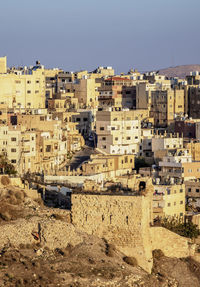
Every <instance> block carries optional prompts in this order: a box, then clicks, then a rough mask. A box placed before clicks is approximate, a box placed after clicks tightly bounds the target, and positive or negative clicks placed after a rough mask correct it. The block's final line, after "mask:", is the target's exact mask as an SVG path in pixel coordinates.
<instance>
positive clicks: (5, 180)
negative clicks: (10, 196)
mask: <svg viewBox="0 0 200 287" xmlns="http://www.w3.org/2000/svg"><path fill="white" fill-rule="evenodd" d="M1 184H2V185H4V186H6V185H9V184H10V179H9V177H8V176H6V175H3V176H2V177H1Z"/></svg>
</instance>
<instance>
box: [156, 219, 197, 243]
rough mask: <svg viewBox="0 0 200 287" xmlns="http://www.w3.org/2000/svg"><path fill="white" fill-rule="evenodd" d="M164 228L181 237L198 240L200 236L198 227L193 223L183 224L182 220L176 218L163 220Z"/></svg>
mask: <svg viewBox="0 0 200 287" xmlns="http://www.w3.org/2000/svg"><path fill="white" fill-rule="evenodd" d="M160 224H161V226H162V227H165V228H167V229H169V230H171V231H173V232H175V233H177V234H179V235H180V236H184V237H187V238H191V239H192V238H197V237H198V236H199V235H200V230H199V229H198V226H197V225H196V224H194V223H193V222H192V221H188V222H183V221H182V220H180V219H176V218H167V217H166V218H163V219H161V221H160Z"/></svg>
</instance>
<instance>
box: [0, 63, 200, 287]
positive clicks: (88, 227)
mask: <svg viewBox="0 0 200 287" xmlns="http://www.w3.org/2000/svg"><path fill="white" fill-rule="evenodd" d="M0 199H1V201H0V224H1V228H2V230H3V232H2V234H1V235H0V243H1V248H2V249H1V252H0V254H1V258H2V260H3V261H2V262H3V263H5V264H3V263H2V264H1V260H0V265H1V266H0V267H2V268H0V285H1V284H4V285H2V286H39V285H34V284H39V282H40V278H39V276H41V274H40V271H39V270H40V268H36V269H37V270H36V271H37V272H36V271H34V272H36V274H35V273H34V274H35V279H34V278H32V280H33V281H31V282H33V285H31V284H32V283H31V282H30V281H28V279H25V280H24V279H23V280H24V281H23V280H21V281H20V278H17V279H16V280H15V279H13V275H12V274H15V276H17V272H16V270H17V268H18V267H16V266H17V265H16V266H15V268H16V269H15V271H12V272H11V273H10V272H7V271H5V270H4V269H6V268H7V267H5V266H7V265H8V264H9V263H8V262H7V263H6V258H4V257H5V254H8V255H9V254H10V255H9V256H10V257H11V258H12V257H13V256H14V255H13V254H15V257H17V258H18V259H16V260H17V261H18V260H19V258H22V257H23V260H25V259H26V260H27V261H26V264H25V265H27V266H26V267H27V270H28V271H27V272H30V274H31V268H32V267H30V266H29V265H30V264H32V263H33V262H32V263H30V262H29V260H32V259H30V258H35V257H37V258H40V259H41V262H43V263H41V262H40V263H38V264H46V265H48V264H50V263H48V264H47V262H46V261H45V260H50V261H51V260H53V259H52V258H54V259H56V262H57V263H58V262H61V261H62V260H63V262H65V264H66V266H67V263H66V261H68V262H69V260H71V261H70V264H71V265H70V264H69V265H70V266H71V269H70V268H69V270H68V269H67V267H66V270H65V275H63V274H62V276H64V279H63V283H60V282H61V281H62V279H61V278H59V280H58V278H57V277H55V276H56V275H55V274H56V273H59V270H60V269H59V268H61V267H60V265H59V264H58V265H59V266H57V267H55V266H53V265H51V267H52V270H54V271H53V272H52V276H53V277H52V280H54V281H52V282H54V283H52V284H53V285H51V282H49V281H48V276H47V274H45V273H44V274H43V277H42V279H41V282H40V283H41V285H40V286H163V287H164V286H174V287H175V286H190V285H191V284H190V280H188V281H187V280H186V279H185V282H186V283H187V284H188V285H183V282H182V281H181V278H178V277H177V276H175V274H173V276H172V277H167V275H166V274H165V275H163V274H164V273H165V272H164V269H162V266H163V265H162V266H160V264H161V263H159V262H161V261H162V260H163V261H162V264H165V263H166V262H168V265H166V266H167V267H166V268H168V269H169V270H170V268H171V267H169V266H172V265H173V264H175V262H176V264H177V266H179V265H180V266H182V268H185V269H187V270H189V269H190V271H191V270H192V269H193V270H192V271H191V274H190V275H188V276H191V278H193V279H191V280H193V282H194V285H193V286H200V278H199V277H198V274H197V273H198V272H196V271H195V270H199V268H200V266H199V262H200V237H199V236H200V231H199V229H200V72H198V71H191V72H190V73H188V74H187V75H186V77H184V78H179V77H169V76H168V77H167V76H166V75H161V74H159V71H157V72H146V73H140V72H139V71H138V70H136V69H130V71H129V72H127V74H125V73H121V74H118V75H117V74H116V73H115V71H114V69H113V68H112V67H98V68H96V69H95V70H94V71H92V72H89V71H86V70H82V71H77V72H70V71H63V70H61V69H58V68H53V69H46V68H45V67H44V66H43V65H42V64H41V63H40V61H36V63H35V65H33V66H31V67H27V66H23V67H17V68H16V67H8V66H7V58H6V57H1V58H0ZM19 230H20V233H19ZM89 243H90V245H91V252H90V247H89ZM27 246H28V247H27ZM75 246H78V248H77V249H76V248H75ZM19 250H21V251H19ZM28 250H29V251H28ZM102 250H103V251H102ZM84 251H85V252H86V253H85V254H84ZM9 252H10V253H9ZM19 252H21V253H20V255H19ZM78 252H79V253H78ZM92 252H94V253H93V255H94V254H96V255H95V256H96V257H95V259H94V258H92V256H93V255H92ZM16 254H17V255H16ZM97 254H98V256H99V258H101V260H102V261H101V262H100V259H98V256H97ZM45 256H46V257H45ZM77 256H78V257H79V256H80V260H82V264H83V265H84V264H86V262H85V261H84V260H86V261H87V264H89V265H91V264H92V265H93V266H95V264H97V265H98V268H97V271H95V272H93V271H94V269H92V270H93V271H91V273H88V274H86V273H87V272H86V270H85V271H83V272H82V271H81V270H80V268H79V269H76V268H78V267H77V265H78V261H77ZM81 256H82V257H81ZM83 257H84V258H83ZM69 258H70V259H69ZM108 258H109V260H111V261H109V260H108ZM4 259H5V260H4ZM72 259H73V260H74V261H73V260H72ZM16 260H13V261H16ZM21 260H22V259H21ZM23 260H22V261H23ZM34 260H35V259H34ZM34 260H33V261H34ZM37 260H38V259H37ZM37 260H36V261H37ZM42 260H43V261H42ZM88 260H89V261H88ZM159 260H160V261H159ZM170 260H171V261H170ZM175 260H176V261H175ZM4 261H5V262H4ZM50 261H48V262H50ZM75 261H76V262H75ZM90 261H91V262H90ZM10 262H12V260H11V261H10ZM20 262H21V261H20ZM24 262H25V261H24ZM27 262H28V263H27ZM34 262H35V261H34ZM44 262H46V263H44ZM74 262H75V263H76V268H75V267H74V266H75V265H73V264H75V263H74ZM88 262H89V263H88ZM127 262H128V263H127ZM10 264H11V265H12V266H14V265H13V264H14V263H13V262H12V263H10ZM52 264H53V263H52ZM87 264H86V265H87ZM106 264H107V265H106ZM109 264H110V265H109ZM112 264H114V265H112ZM156 264H157V265H156ZM170 264H171V265H170ZM181 264H182V265H181ZM33 265H34V264H33ZM111 265H112V268H113V271H110V273H109V272H107V271H108V270H107V268H108V266H109V268H110V270H111ZM49 266H50V265H49ZM113 266H114V267H113ZM183 266H184V267H183ZM194 266H195V267H194ZM4 267H5V268H4ZM8 267H9V266H8ZM34 268H35V266H34ZM88 268H89V267H88ZM159 268H161V269H162V270H161V269H159ZM188 268H189V269H188ZM75 269H76V270H75ZM83 269H84V268H83ZM121 269H123V271H122V270H121ZM6 270H7V269H6ZM13 270H14V269H13ZM41 270H42V269H41ZM88 270H89V269H88ZM102 270H104V271H102ZM105 270H107V271H105ZM119 270H120V271H119ZM4 271H5V272H4ZM42 272H44V270H43V271H42ZM48 272H49V273H51V270H50V267H48ZM63 272H64V271H63ZM84 272H85V273H84ZM88 272H89V271H88ZM115 272H116V273H117V274H118V275H119V276H118V277H117V276H116V275H115ZM195 272H196V273H195ZM177 273H178V271H177ZM6 274H8V275H6ZM9 274H11V275H9ZM69 274H70V275H69ZM72 274H73V276H74V277H76V280H78V281H77V282H79V283H73V282H74V280H75V279H73V278H74V277H73V276H72ZM75 274H76V275H75ZM77 274H79V275H80V274H82V276H81V275H80V276H79V275H77ZM99 274H100V275H99ZM102 274H104V275H102ZM131 274H132V275H131ZM133 274H135V275H134V276H135V277H131V276H133ZM149 274H151V275H149ZM160 274H161V275H160ZM162 275H163V276H162ZM21 276H22V275H21ZM31 276H32V275H31ZM77 276H78V277H79V279H77ZM129 276H130V277H129ZM148 276H151V277H148ZM11 277H12V278H11ZM36 277H37V278H36ZM162 277H164V278H165V279H163V278H162ZM55 278H57V279H55ZM85 278H87V280H89V279H88V278H90V280H93V281H87V280H86V279H85ZM91 278H93V279H91ZM116 278H118V279H116ZM119 278H120V279H119ZM147 278H150V279H149V280H150V281H149V282H148V279H147ZM188 278H189V277H188ZM36 279H37V280H38V281H37V280H36ZM97 279H98V280H99V281H98V280H97ZM34 280H36V281H34ZM42 280H43V281H42ZM56 280H58V281H56ZM60 280H61V281H60ZM84 280H85V281H84ZM101 280H103V281H102V282H101ZM120 280H121V281H120ZM123 280H124V281H123ZM134 280H135V281H134ZM145 280H146V281H145ZM195 280H196V281H195ZM86 281H87V282H86ZM142 281H144V282H143V283H144V284H143V283H142ZM34 282H35V283H34ZM42 282H43V283H42ZM55 282H56V283H55ZM92 282H93V283H92ZM67 283H69V285H67ZM111 283H112V285H111ZM6 284H7V285H6ZM9 284H10V285H9ZM17 284H18V285H17ZM20 284H21V285H20ZM42 284H43V285H42ZM55 284H60V285H55ZM62 284H63V285H62ZM64 284H65V285H64ZM70 284H71V285H70ZM73 284H75V285H73ZM76 284H77V285H76ZM78 284H79V285H78ZM84 284H85V285H84ZM87 284H90V285H87ZM92 284H94V285H92ZM106 284H107V285H106ZM109 284H110V285H109ZM120 284H121V285H120ZM131 284H132V285H131ZM134 284H135V285H134ZM142 284H143V285H142ZM148 284H150V285H148ZM151 284H152V285H151ZM166 284H168V285H166ZM170 284H171V285H170ZM178 284H179V285H178ZM181 284H182V285H181ZM195 284H196V285H195ZM198 284H199V285H198Z"/></svg>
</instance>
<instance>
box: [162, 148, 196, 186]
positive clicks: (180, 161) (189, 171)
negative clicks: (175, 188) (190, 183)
mask: <svg viewBox="0 0 200 287" xmlns="http://www.w3.org/2000/svg"><path fill="white" fill-rule="evenodd" d="M159 166H160V168H161V171H160V172H159V176H160V177H161V180H162V182H165V183H171V184H172V183H180V182H182V181H186V180H190V179H197V178H200V167H199V162H196V161H194V162H193V161H192V156H191V154H190V152H189V150H186V149H182V150H181V149H180V150H177V151H172V150H171V151H169V152H168V155H167V156H164V157H163V160H162V161H160V162H159Z"/></svg>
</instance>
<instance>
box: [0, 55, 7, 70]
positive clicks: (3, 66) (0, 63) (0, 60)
mask: <svg viewBox="0 0 200 287" xmlns="http://www.w3.org/2000/svg"><path fill="white" fill-rule="evenodd" d="M6 73H7V57H6V56H5V57H0V74H6Z"/></svg>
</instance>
